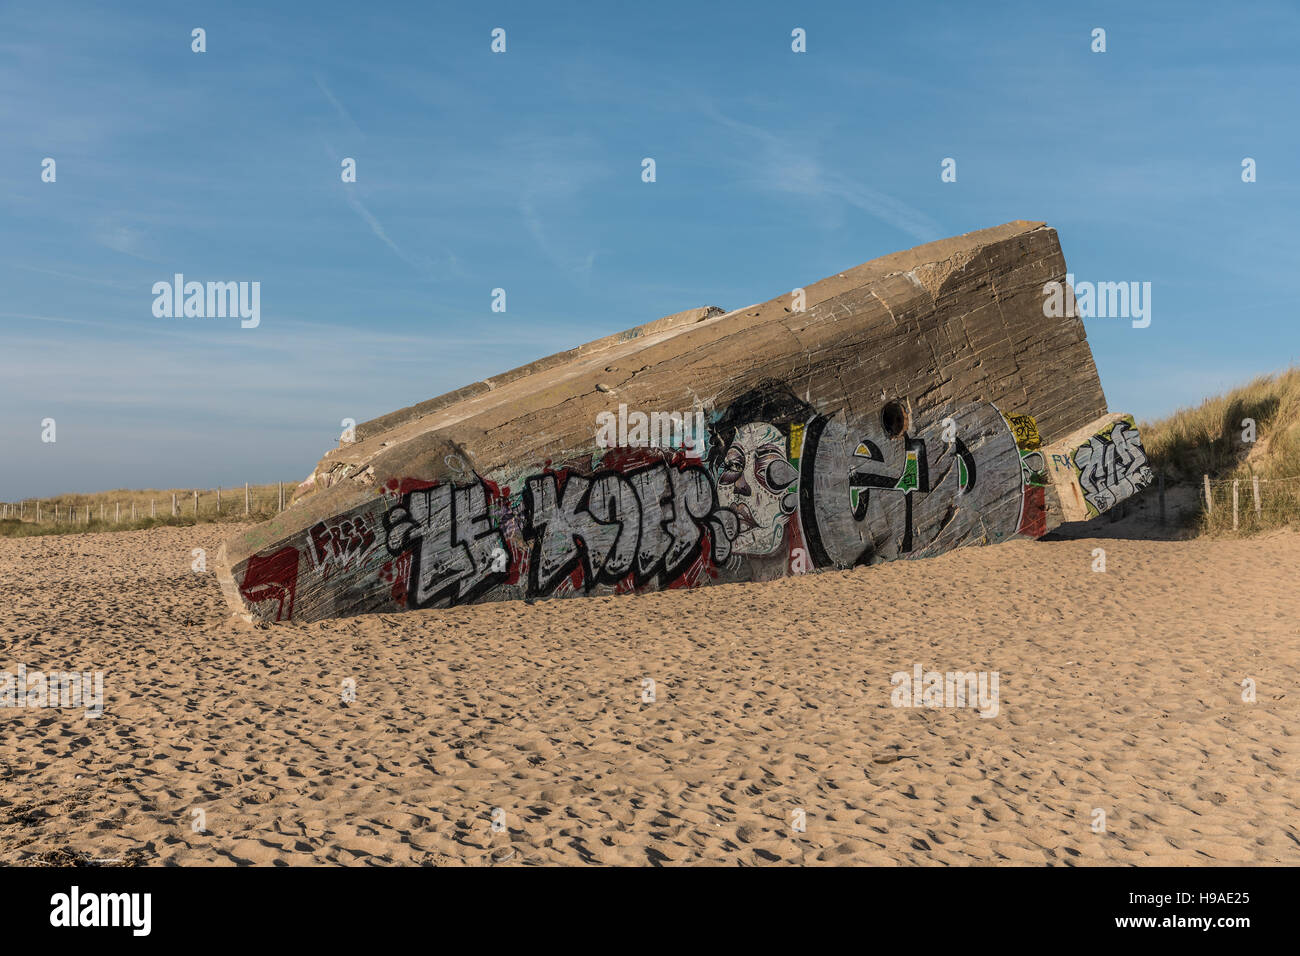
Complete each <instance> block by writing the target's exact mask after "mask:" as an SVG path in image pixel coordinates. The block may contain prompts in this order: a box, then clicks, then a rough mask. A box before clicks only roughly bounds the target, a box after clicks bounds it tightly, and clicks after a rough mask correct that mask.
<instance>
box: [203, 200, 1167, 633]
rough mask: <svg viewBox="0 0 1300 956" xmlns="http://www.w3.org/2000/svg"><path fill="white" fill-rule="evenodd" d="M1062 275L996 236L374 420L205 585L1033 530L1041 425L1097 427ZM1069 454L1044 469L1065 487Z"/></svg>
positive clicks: (544, 592) (904, 547)
mask: <svg viewBox="0 0 1300 956" xmlns="http://www.w3.org/2000/svg"><path fill="white" fill-rule="evenodd" d="M1065 272H1066V269H1065V260H1064V257H1063V256H1062V254H1061V249H1060V244H1059V242H1058V240H1057V235H1056V232H1055V230H1053V229H1051V228H1049V227H1047V226H1045V225H1044V224H1042V223H1033V222H1012V223H1007V224H1006V225H1003V226H998V227H995V228H992V229H985V230H981V231H979V232H973V233H969V234H967V235H964V236H958V237H955V238H952V239H945V240H942V241H940V242H933V243H929V244H927V245H924V246H919V247H917V248H915V249H910V250H907V251H905V252H899V253H894V254H893V255H889V256H885V257H883V258H880V259H876V260H873V261H871V262H868V263H866V264H864V265H861V266H857V267H855V268H853V269H849V270H846V271H844V272H842V273H838V274H837V275H834V276H831V277H829V278H826V279H823V280H821V281H820V282H816V283H813V284H812V285H809V286H807V287H805V288H804V289H803V290H795V291H794V292H792V293H786V294H784V295H781V296H779V297H778V298H775V299H772V300H770V301H768V302H765V303H762V304H760V305H755V306H750V307H747V308H744V309H737V310H734V311H731V312H724V311H723V310H721V309H719V308H716V307H710V308H700V309H692V310H689V311H686V312H679V313H677V314H675V315H671V316H668V317H666V318H663V319H659V320H657V321H655V322H651V323H648V324H646V325H642V326H638V327H637V328H635V329H630V330H628V331H626V332H623V333H620V334H618V335H613V336H609V337H607V338H604V339H600V340H598V341H596V342H592V343H589V344H587V345H583V346H580V347H578V348H576V349H572V350H570V351H568V352H562V353H559V354H557V355H553V356H550V357H548V358H545V359H541V360H539V361H537V362H534V363H531V364H530V365H527V366H524V367H522V368H519V369H515V370H514V371H511V372H507V373H505V374H503V375H501V376H498V377H495V378H492V379H487V380H485V381H483V382H479V383H476V384H474V385H470V386H467V387H465V388H461V389H458V390H456V391H454V392H451V393H448V394H447V395H444V396H441V397H439V398H434V399H431V400H429V401H426V402H422V403H421V404H419V405H415V406H411V407H410V408H406V409H402V410H401V411H397V412H394V413H392V414H389V415H385V416H383V417H381V418H378V419H375V420H374V421H371V422H367V423H365V424H362V425H360V426H358V427H357V429H356V436H355V437H356V440H355V441H354V442H349V443H345V444H340V446H339V447H338V448H336V449H334V450H332V451H330V452H329V453H328V454H326V456H325V457H324V458H323V459H322V460H321V461H320V463H319V464H318V465H317V466H316V468H315V469H314V470H313V472H312V475H311V476H310V477H309V478H308V480H307V481H305V482H304V483H303V485H302V486H300V487H299V489H298V491H297V493H296V494H295V496H294V501H293V504H292V506H291V507H290V508H288V509H287V510H286V511H285V512H284V513H282V514H281V515H279V516H277V517H276V518H274V519H273V520H271V521H268V522H266V523H265V524H263V525H260V526H258V527H256V528H254V529H253V530H251V531H249V532H247V533H246V534H243V535H240V536H238V537H236V538H234V539H232V540H230V541H228V542H227V543H226V544H225V545H224V546H223V548H222V549H221V552H220V553H219V555H218V559H217V565H218V575H219V578H220V579H221V581H222V586H223V589H224V590H225V593H226V595H227V598H228V599H229V600H230V602H231V604H232V606H233V607H234V608H235V609H236V610H237V611H239V612H241V613H243V614H245V615H247V616H249V617H251V618H256V619H260V620H289V619H293V620H313V619H318V618H323V617H331V616H340V615H349V614H360V613H367V612H373V611H394V610H402V609H406V608H413V607H447V606H451V605H454V604H461V603H466V602H470V601H486V600H503V599H510V598H526V599H532V598H541V597H553V596H572V595H582V594H608V593H625V592H631V591H643V590H653V589H658V588H667V587H692V586H697V585H702V584H708V583H713V582H720V581H744V580H766V579H770V578H774V577H780V576H783V575H787V574H798V573H805V572H807V571H812V570H817V569H821V568H827V567H849V566H853V565H856V564H864V563H875V562H878V561H882V560H888V559H891V558H905V557H906V558H910V557H923V556H926V555H931V554H937V553H940V552H942V551H946V550H950V549H952V548H956V547H961V546H964V545H970V544H984V543H991V542H996V541H1002V540H1006V539H1008V538H1011V537H1014V536H1016V535H1018V534H1030V535H1040V534H1042V533H1044V532H1045V531H1046V530H1047V529H1048V528H1049V527H1050V526H1052V525H1053V524H1054V523H1056V522H1058V521H1060V520H1063V517H1064V514H1063V512H1062V509H1061V507H1060V506H1059V505H1058V504H1057V500H1058V498H1059V496H1058V495H1056V494H1048V491H1049V488H1050V487H1051V480H1050V479H1051V478H1052V477H1053V475H1056V474H1057V473H1056V472H1051V471H1050V470H1049V469H1048V468H1047V466H1046V465H1045V464H1044V458H1043V453H1044V441H1043V437H1044V436H1045V437H1047V438H1051V437H1053V436H1060V435H1073V434H1074V433H1076V432H1077V431H1079V430H1086V429H1087V428H1090V427H1092V423H1095V422H1096V421H1097V420H1098V419H1099V418H1100V417H1102V416H1104V415H1105V413H1106V400H1105V396H1104V395H1103V393H1102V389H1101V382H1100V380H1099V379H1098V376H1097V369H1096V366H1095V365H1094V363H1093V359H1092V355H1091V352H1090V351H1089V349H1088V344H1087V340H1086V338H1085V335H1084V329H1083V325H1082V323H1081V322H1080V321H1079V319H1078V318H1076V317H1073V316H1061V317H1048V316H1046V315H1045V310H1044V308H1043V302H1044V286H1045V285H1046V284H1047V283H1049V282H1064V281H1065ZM672 414H676V415H677V416H678V418H677V419H676V420H674V419H672V418H671V415H672ZM655 416H657V417H655ZM674 421H675V422H676V423H677V425H678V427H676V428H675V430H673V429H672V428H671V427H670V428H669V433H668V434H666V435H660V434H659V433H658V432H659V426H662V425H665V423H666V422H668V423H672V422H674ZM1130 423H1131V420H1130ZM687 425H691V426H697V427H698V434H696V431H695V429H693V428H691V427H685V426H687ZM1130 427H1131V425H1130ZM650 432H654V433H653V434H650ZM1086 437H1087V436H1085V438H1086ZM1129 444H1130V445H1131V443H1129ZM1078 447H1081V446H1075V448H1076V450H1077V448H1078ZM1126 447H1129V445H1126ZM1138 447H1139V448H1140V442H1139V443H1138ZM1085 457H1086V453H1085ZM1112 457H1113V456H1112ZM1143 461H1144V460H1143ZM1088 467H1089V466H1088V462H1084V463H1083V464H1081V465H1080V466H1079V469H1078V470H1075V471H1073V472H1070V471H1069V470H1068V469H1065V468H1062V469H1061V470H1060V472H1059V479H1060V480H1062V481H1064V480H1067V479H1068V480H1069V481H1071V482H1073V484H1074V486H1075V487H1077V488H1078V489H1079V495H1080V497H1082V498H1086V497H1087V495H1086V491H1087V487H1088V486H1087V485H1086V480H1087V479H1082V478H1081V477H1080V476H1081V475H1083V474H1085V473H1088ZM1141 478H1142V475H1141V474H1140V469H1133V479H1132V480H1131V484H1132V485H1133V487H1134V488H1135V489H1136V488H1137V487H1140V486H1141V484H1142V481H1141ZM1121 480H1122V479H1121ZM1148 480H1149V476H1148ZM1081 482H1084V483H1081ZM1093 484H1094V485H1096V484H1097V482H1096V481H1094V482H1093ZM1071 496H1072V498H1071V500H1073V492H1071ZM1087 500H1088V501H1090V502H1091V503H1092V505H1093V506H1095V507H1098V506H1105V507H1108V506H1109V505H1108V504H1107V502H1106V496H1105V495H1098V494H1093V495H1092V497H1091V498H1088V499H1087ZM1102 510H1104V507H1102Z"/></svg>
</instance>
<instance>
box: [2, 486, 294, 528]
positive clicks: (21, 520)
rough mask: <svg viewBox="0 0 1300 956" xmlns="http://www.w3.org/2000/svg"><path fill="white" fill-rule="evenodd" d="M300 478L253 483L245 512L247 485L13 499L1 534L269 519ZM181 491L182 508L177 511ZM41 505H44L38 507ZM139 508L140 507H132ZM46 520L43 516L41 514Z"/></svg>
mask: <svg viewBox="0 0 1300 956" xmlns="http://www.w3.org/2000/svg"><path fill="white" fill-rule="evenodd" d="M296 487H297V484H296V483H291V482H284V483H283V484H282V485H277V484H267V485H250V486H249V487H248V515H247V517H246V516H245V514H244V506H245V500H244V486H243V485H239V486H238V487H231V488H222V489H221V492H220V496H218V493H217V489H215V488H207V489H202V490H200V489H195V488H168V489H166V490H161V491H160V490H158V489H155V488H144V489H127V488H118V489H115V490H113V491H97V492H93V493H89V494H66V495H53V496H51V497H49V498H26V499H24V500H22V501H21V502H19V501H14V502H8V503H6V507H5V508H4V511H3V514H4V517H2V518H0V537H24V536H27V535H40V534H77V533H84V532H99V531H134V530H141V529H144V528H154V527H159V526H164V525H173V526H181V525H193V524H196V523H199V522H209V521H246V520H263V519H266V518H269V517H271V516H272V515H274V514H275V513H276V512H277V511H278V510H279V507H280V489H281V488H283V490H284V501H285V503H286V504H288V502H289V500H290V499H291V497H292V495H293V491H294V488H296ZM173 496H175V499H176V508H177V512H178V514H177V515H176V516H175V517H173V516H172V498H173ZM38 506H39V507H38ZM132 509H134V510H132ZM38 515H39V516H40V521H39V522H38V521H37V516H38Z"/></svg>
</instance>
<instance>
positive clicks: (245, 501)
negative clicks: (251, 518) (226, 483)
mask: <svg viewBox="0 0 1300 956" xmlns="http://www.w3.org/2000/svg"><path fill="white" fill-rule="evenodd" d="M244 517H245V518H247V517H248V482H244Z"/></svg>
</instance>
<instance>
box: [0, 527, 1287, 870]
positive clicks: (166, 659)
mask: <svg viewBox="0 0 1300 956" xmlns="http://www.w3.org/2000/svg"><path fill="white" fill-rule="evenodd" d="M226 530H228V526H226V527H223V526H218V525H198V526H195V527H191V528H155V529H152V530H146V531H132V532H123V533H118V534H99V535H95V534H88V535H63V536H57V537H39V538H22V539H10V540H0V587H3V589H4V591H5V593H6V595H7V602H6V605H5V608H4V610H3V612H0V643H2V644H3V646H4V648H5V658H6V659H5V660H4V661H3V662H2V663H0V670H2V669H5V668H9V669H12V668H13V667H15V666H16V665H17V664H18V663H26V664H27V665H28V666H29V667H31V668H36V667H45V668H56V667H69V668H70V667H80V668H86V669H102V670H103V671H104V672H105V694H106V698H107V699H106V701H105V713H104V715H103V716H102V717H99V718H97V719H87V718H86V717H85V716H84V715H83V714H82V713H80V712H78V711H75V710H48V709H47V710H16V711H0V720H3V722H4V737H3V746H2V747H0V860H3V861H5V862H17V863H25V864H39V863H41V862H59V861H64V862H66V861H68V860H74V859H75V860H86V861H105V860H110V861H120V862H123V863H126V862H142V863H152V864H157V863H178V864H192V863H217V864H284V863H289V864H335V863H343V864H379V865H388V864H428V863H439V864H444V863H445V864H506V865H516V864H521V863H524V864H530V863H531V864H537V863H594V864H617V863H628V864H649V865H654V864H692V863H726V864H743V865H767V864H790V863H795V864H798V863H809V864H866V863H870V864H943V863H949V864H970V863H979V864H1015V865H1022V864H1023V865H1041V864H1063V865H1080V864H1082V865H1089V864H1179V865H1213V864H1224V863H1254V864H1279V863H1287V864H1292V865H1294V864H1296V863H1300V829H1298V824H1297V821H1300V798H1298V790H1300V788H1297V786H1296V782H1295V781H1296V779H1297V773H1298V772H1300V756H1298V755H1297V751H1296V749H1295V747H1294V746H1293V745H1292V740H1293V734H1294V728H1295V726H1296V722H1297V718H1298V717H1300V711H1298V710H1297V703H1298V699H1297V696H1296V694H1295V679H1294V677H1295V673H1296V670H1297V668H1298V667H1300V641H1297V625H1296V620H1297V615H1298V614H1300V594H1298V593H1297V591H1296V589H1295V583H1294V582H1295V578H1294V575H1293V574H1284V573H1280V572H1279V568H1294V567H1295V566H1296V564H1297V563H1300V535H1297V534H1294V533H1286V532H1281V533H1275V534H1271V535H1266V536H1261V537H1257V538H1253V539H1241V540H1222V539H1214V538H1208V537H1207V538H1199V539H1194V540H1190V541H1172V542H1156V541H1121V540H1097V539H1092V540H1074V541H1061V540H1057V541H1040V542H1030V541H1017V542H1012V543H1009V544H1004V545H999V546H995V547H987V548H973V549H966V550H964V551H960V552H955V553H951V554H948V555H944V556H942V557H939V558H935V559H933V560H928V561H902V562H895V563H893V564H889V565H884V566H880V567H873V568H859V569H856V570H853V571H848V572H828V573H823V574H817V575H812V576H810V577H807V578H804V579H796V580H785V581H778V582H772V583H768V584H758V585H729V586H724V587H718V588H713V589H705V590H703V591H674V592H669V593H663V594H656V595H649V596H644V597H619V598H605V599H591V600H586V599H573V600H559V601H549V602H542V603H539V604H536V605H531V606H530V605H527V604H523V603H507V604H495V605H482V606H476V607H467V608H459V609H455V610H451V611H421V612H412V613H407V614H400V615H388V616H371V617H367V618H353V619H346V620H338V621H329V622H322V623H317V624H311V625H276V626H272V627H265V628H260V629H259V628H253V627H250V626H247V625H243V624H239V623H236V622H234V621H232V620H231V619H230V615H229V612H228V609H227V607H226V606H225V604H224V602H223V600H222V598H221V595H220V593H219V590H218V587H217V585H216V582H215V581H214V580H213V577H212V575H210V574H196V573H194V572H193V571H191V566H192V562H193V558H192V549H193V548H196V547H201V548H205V549H207V550H208V551H209V553H211V551H212V549H214V548H215V547H216V545H217V543H218V542H219V540H220V537H221V535H222V534H223V532H224V531H226ZM1096 547H1104V548H1105V549H1106V551H1107V559H1108V560H1107V571H1106V573H1094V572H1093V571H1092V570H1091V567H1092V563H1093V560H1094V556H1093V549H1094V548H1096ZM916 664H920V665H921V666H922V667H923V668H924V669H930V668H933V669H935V670H938V671H945V672H946V671H950V670H981V671H996V672H998V674H999V677H1000V691H999V694H1000V697H999V707H998V713H997V715H996V716H995V717H989V718H984V717H981V716H980V715H979V714H978V713H976V712H975V711H973V710H970V709H962V708H952V709H913V708H898V707H894V706H892V704H891V693H892V691H893V689H894V688H893V685H892V684H891V675H892V674H894V673H895V672H899V671H904V672H909V671H911V670H912V668H913V667H914V665H916ZM1246 679H1250V680H1253V681H1254V682H1255V683H1256V685H1257V688H1258V691H1257V699H1256V700H1255V701H1254V702H1253V703H1248V702H1245V701H1243V699H1242V693H1243V692H1242V682H1243V681H1244V680H1246ZM347 680H352V681H355V699H354V700H352V701H350V702H348V701H345V699H344V695H343V690H344V687H345V683H344V682H345V681H347ZM646 680H653V681H654V682H655V685H654V686H655V699H654V701H653V702H648V701H646V700H643V697H642V694H643V691H644V690H646V689H647V685H645V684H644V683H643V682H644V681H646ZM494 810H499V812H500V813H503V814H504V816H501V817H500V819H501V820H502V822H503V825H504V826H503V829H502V830H501V831H500V832H496V831H494V830H493V828H492V819H493V813H494ZM195 811H202V822H203V824H204V829H203V832H198V831H196V830H195V829H194V825H195V822H196V819H197V818H196V815H195ZM796 811H802V812H803V814H804V815H805V816H806V828H805V829H804V831H803V832H798V831H797V830H795V829H794V827H793V826H792V824H793V823H794V822H795V819H796V817H795V814H796ZM1098 811H1101V812H1102V813H1104V815H1105V818H1104V823H1105V826H1104V830H1101V831H1098V830H1097V829H1096V825H1097V823H1098V822H1099V820H1100V818H1099V816H1098Z"/></svg>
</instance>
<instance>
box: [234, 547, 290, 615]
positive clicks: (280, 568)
mask: <svg viewBox="0 0 1300 956" xmlns="http://www.w3.org/2000/svg"><path fill="white" fill-rule="evenodd" d="M297 590H298V549H297V548H295V547H293V545H289V546H287V547H284V548H281V549H280V550H279V551H276V552H275V553H274V554H268V555H260V554H255V555H253V556H252V557H250V558H249V559H248V564H247V565H246V566H245V568H244V580H243V582H242V583H241V584H240V585H239V593H240V594H242V595H243V596H244V600H246V601H248V602H249V603H250V604H256V603H257V602H259V601H276V602H278V606H277V607H276V610H275V619H276V620H277V621H288V620H290V619H292V618H293V599H294V594H295V593H296V592H297ZM286 600H288V602H289V609H288V611H287V612H286V611H285V607H284V604H285V601H286Z"/></svg>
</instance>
